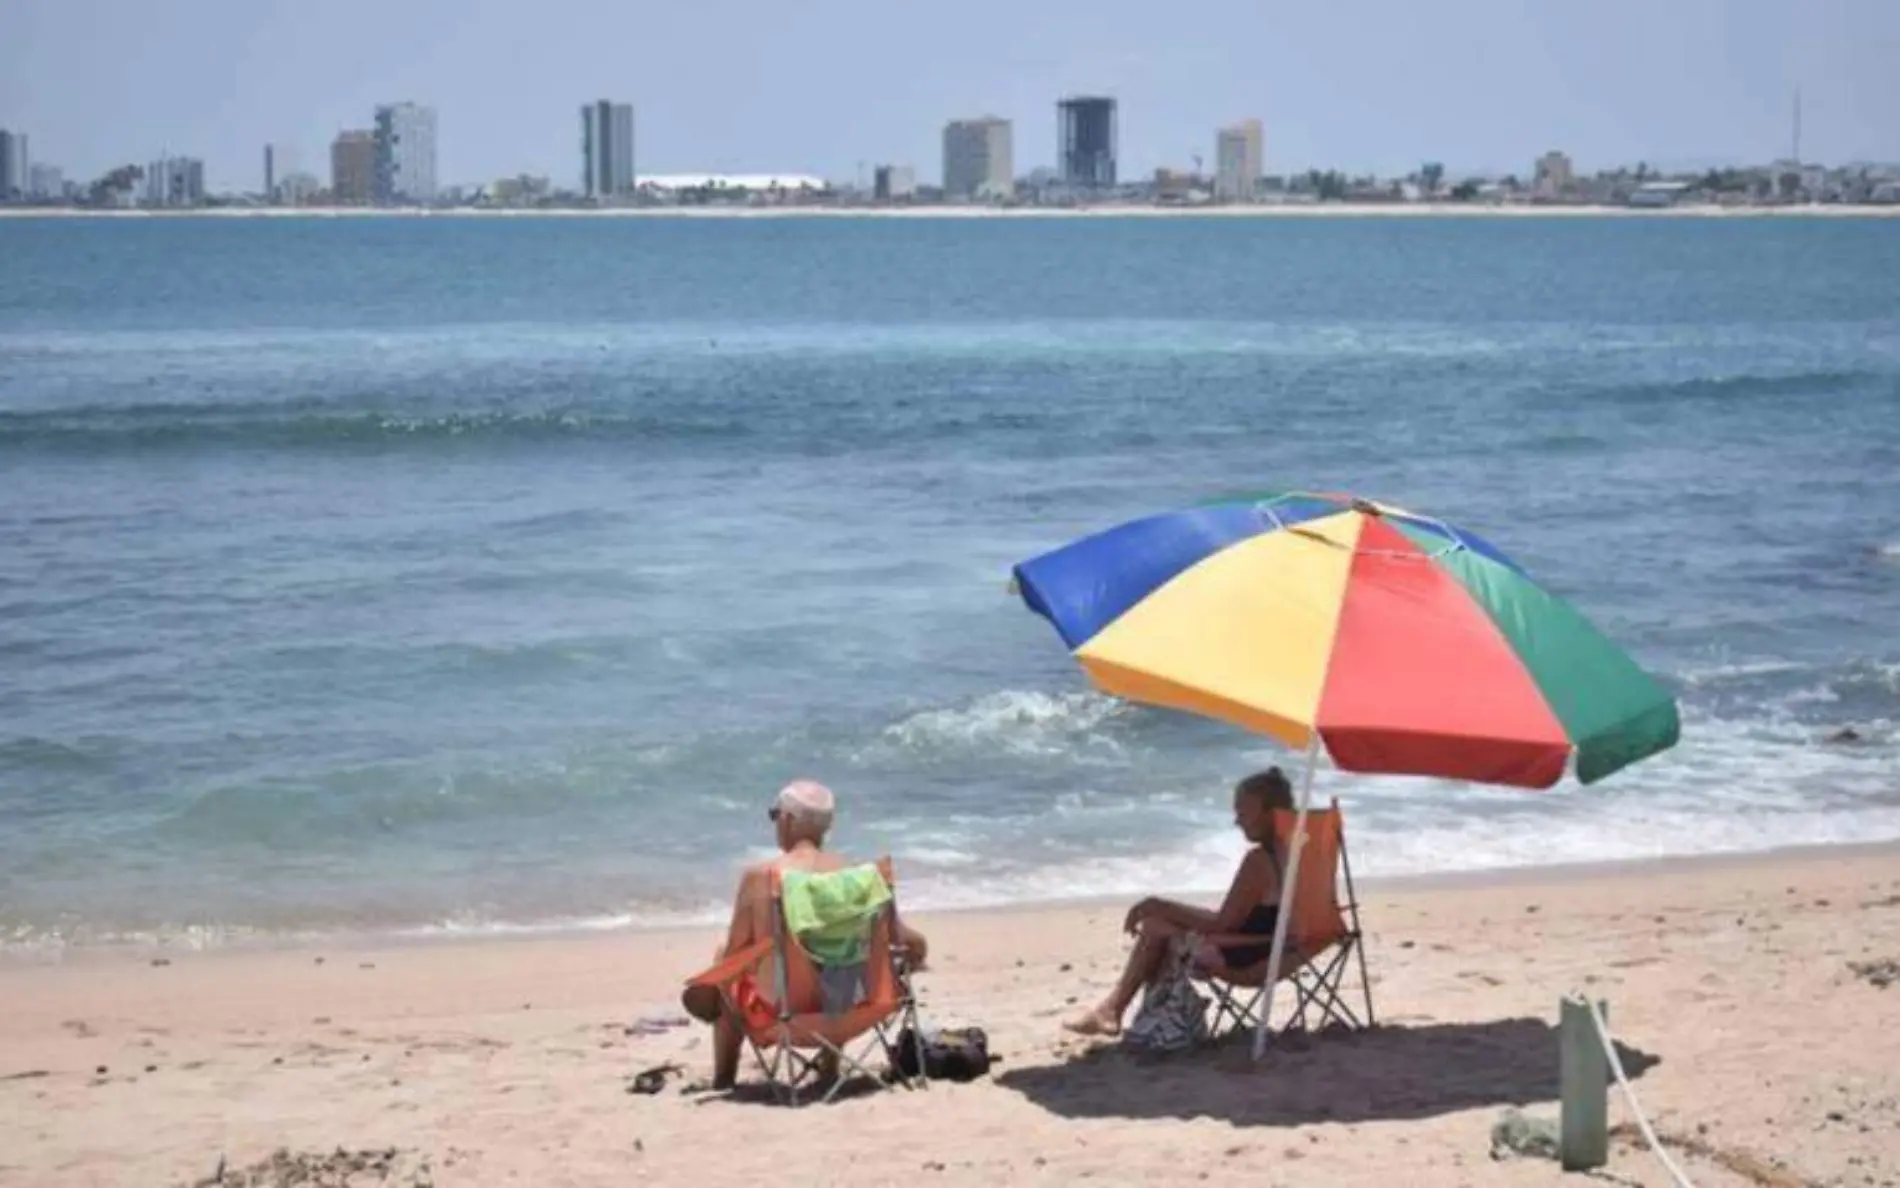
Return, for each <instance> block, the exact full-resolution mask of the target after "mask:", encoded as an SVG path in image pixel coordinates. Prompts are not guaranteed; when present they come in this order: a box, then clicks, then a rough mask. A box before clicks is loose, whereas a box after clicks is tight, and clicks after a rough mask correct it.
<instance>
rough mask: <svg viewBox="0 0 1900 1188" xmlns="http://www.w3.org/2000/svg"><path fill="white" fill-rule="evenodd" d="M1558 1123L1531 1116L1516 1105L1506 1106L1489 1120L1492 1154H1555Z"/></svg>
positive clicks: (1544, 1156) (1540, 1156) (1552, 1156)
mask: <svg viewBox="0 0 1900 1188" xmlns="http://www.w3.org/2000/svg"><path fill="white" fill-rule="evenodd" d="M1557 1149H1558V1148H1557V1123H1555V1122H1553V1121H1552V1120H1550V1119H1549V1118H1533V1117H1531V1116H1530V1115H1529V1114H1526V1113H1524V1112H1523V1111H1522V1110H1518V1109H1516V1108H1512V1109H1508V1110H1505V1111H1504V1113H1502V1114H1500V1115H1499V1116H1498V1120H1497V1121H1496V1122H1494V1123H1492V1124H1491V1158H1493V1159H1510V1158H1513V1157H1516V1156H1521V1157H1523V1158H1526V1159H1555V1158H1557Z"/></svg>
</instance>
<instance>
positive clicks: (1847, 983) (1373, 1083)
mask: <svg viewBox="0 0 1900 1188" xmlns="http://www.w3.org/2000/svg"><path fill="white" fill-rule="evenodd" d="M1118 917H1119V909H1117V908H1115V907H1113V906H1111V905H1106V904H1101V905H1082V906H1068V907H1054V908H1034V909H1022V910H1013V911H1002V912H982V913H968V914H953V915H944V916H939V917H935V918H928V919H922V920H920V921H919V923H921V924H923V925H924V926H925V927H926V928H927V930H928V931H929V932H930V933H931V934H932V937H933V941H934V947H935V953H936V960H935V968H933V969H932V970H931V971H929V972H928V973H926V974H925V975H923V976H922V977H921V979H920V982H921V988H922V993H923V998H924V1003H925V1010H926V1013H927V1015H928V1016H929V1017H930V1018H932V1019H935V1020H936V1021H939V1022H957V1021H974V1022H978V1023H981V1024H982V1025H984V1026H985V1027H986V1028H988V1029H989V1031H990V1032H991V1035H992V1037H993V1040H994V1042H995V1044H996V1046H997V1047H998V1048H999V1049H1000V1050H1001V1051H1002V1052H1003V1053H1004V1054H1005V1057H1006V1059H1005V1061H1004V1063H1003V1064H1002V1065H1001V1066H1000V1068H999V1069H998V1070H997V1072H996V1074H995V1075H994V1076H993V1077H992V1078H991V1079H989V1080H987V1081H985V1082H980V1083H976V1084H971V1085H951V1084H936V1085H933V1086H931V1087H930V1088H929V1089H928V1090H926V1091H923V1092H906V1091H903V1090H901V1089H887V1090H879V1091H873V1092H867V1093H864V1094H860V1095H857V1096H854V1097H852V1098H850V1099H847V1100H844V1101H841V1102H838V1103H835V1104H833V1105H829V1106H816V1107H808V1108H805V1109H802V1110H797V1111H792V1110H786V1109H783V1108H779V1107H774V1106H770V1105H766V1104H762V1103H761V1102H760V1101H758V1100H757V1098H756V1096H754V1095H751V1094H742V1095H741V1096H739V1097H738V1098H736V1099H727V1098H722V1097H718V1096H712V1095H708V1094H703V1093H695V1092H690V1091H686V1081H687V1080H691V1079H696V1078H699V1077H701V1076H703V1074H704V1071H705V1065H706V1060H707V1043H706V1039H705V1036H704V1035H703V1034H702V1030H703V1029H699V1028H694V1027H687V1026H678V1025H673V1024H674V1022H675V1021H676V1020H677V1019H678V1008H677V1006H676V1003H675V997H674V995H675V991H676V989H677V986H678V983H679V981H680V979H681V978H682V977H683V976H684V975H685V974H687V973H689V972H691V971H692V970H694V969H695V968H696V967H697V966H698V965H699V964H700V963H701V961H702V960H703V959H704V958H705V957H706V956H707V954H708V951H709V949H710V947H711V943H712V938H711V937H709V936H706V935H701V934H696V933H695V934H685V933H619V934H607V935H595V936H583V937H560V938H543V939H533V940H496V941H486V942H479V943H454V944H448V943H444V944H427V945H410V946H406V947H390V946H381V947H357V948H348V947H341V946H332V947H328V948H324V949H322V950H304V951H278V952H243V953H230V952H226V953H213V954H189V953H172V954H169V955H161V956H156V957H155V956H154V955H152V954H149V953H148V954H140V955H130V954H126V953H91V954H80V955H77V956H68V957H67V958H66V959H65V960H64V961H63V962H61V963H58V964H46V963H40V964H26V963H23V962H21V961H18V960H14V961H12V962H10V963H9V964H7V965H5V966H4V967H0V1007H3V1009H0V1184H6V1185H32V1186H34V1188H40V1186H43V1185H46V1186H50V1185H89V1184H111V1185H119V1184H126V1185H166V1184H189V1183H193V1182H196V1181H199V1180H201V1179H204V1178H206V1177H209V1176H211V1175H212V1174H213V1173H214V1171H215V1169H216V1168H217V1167H218V1166H219V1164H220V1160H221V1159H222V1160H224V1161H225V1164H226V1167H227V1169H228V1173H229V1174H228V1175H227V1178H226V1180H225V1182H226V1183H237V1182H245V1181H244V1180H242V1179H241V1178H240V1175H239V1173H240V1171H241V1170H242V1169H244V1168H246V1167H248V1166H251V1165H254V1164H256V1163H258V1162H259V1161H263V1160H268V1159H269V1158H270V1157H271V1154H272V1152H273V1151H276V1150H278V1149H280V1148H283V1149H287V1150H288V1152H289V1153H290V1154H289V1157H287V1158H283V1159H280V1161H279V1164H278V1166H277V1168H276V1169H275V1170H272V1171H269V1173H268V1174H266V1175H264V1176H261V1177H259V1178H258V1180H257V1181H256V1182H261V1183H273V1184H275V1183H291V1182H303V1181H299V1180H297V1178H296V1175H297V1168H299V1167H302V1168H304V1169H306V1170H307V1169H308V1168H309V1167H311V1166H312V1164H313V1163H314V1162H315V1159H316V1157H317V1156H321V1155H325V1154H326V1153H333V1152H334V1151H335V1150H336V1149H337V1148H339V1147H341V1148H345V1149H346V1152H347V1153H348V1154H347V1155H346V1157H344V1158H337V1157H335V1156H334V1155H333V1154H332V1155H331V1161H332V1163H333V1164H334V1167H333V1170H334V1169H335V1168H341V1169H342V1172H343V1173H347V1174H348V1176H349V1178H348V1179H347V1182H348V1183H351V1184H372V1183H390V1184H418V1183H433V1184H436V1185H456V1184H533V1185H565V1184H603V1185H604V1184H628V1183H700V1184H706V1185H724V1184H755V1183H779V1184H806V1183H828V1182H838V1183H866V1184H878V1183H899V1182H903V1183H908V1184H922V1185H936V1184H959V1185H964V1184H969V1185H977V1184H983V1185H987V1184H998V1183H1048V1184H1056V1183H1064V1184H1066V1183H1072V1182H1075V1181H1078V1180H1084V1179H1086V1180H1088V1181H1090V1182H1099V1183H1176V1182H1179V1183H1196V1182H1200V1181H1204V1180H1206V1181H1229V1182H1231V1181H1234V1180H1239V1179H1245V1180H1248V1181H1251V1182H1255V1183H1269V1184H1273V1183H1283V1184H1291V1183H1308V1184H1344V1185H1355V1184H1365V1185H1372V1184H1390V1183H1394V1182H1399V1181H1403V1182H1405V1183H1407V1184H1408V1185H1410V1186H1412V1188H1431V1186H1433V1185H1457V1184H1492V1183H1496V1184H1507V1185H1509V1184H1526V1185H1528V1184H1550V1183H1555V1182H1557V1181H1559V1180H1560V1179H1562V1178H1563V1177H1561V1176H1560V1174H1559V1172H1558V1171H1557V1169H1556V1165H1555V1164H1552V1163H1546V1162H1541V1161H1525V1160H1511V1161H1506V1162H1493V1161H1492V1160H1491V1159H1490V1158H1489V1156H1488V1154H1487V1150H1488V1147H1489V1134H1490V1129H1491V1126H1492V1123H1493V1122H1494V1121H1495V1120H1496V1118H1497V1117H1498V1115H1499V1113H1500V1111H1501V1109H1502V1108H1503V1107H1505V1106H1506V1105H1509V1104H1514V1103H1523V1104H1526V1105H1528V1106H1529V1107H1530V1109H1531V1112H1533V1113H1536V1114H1545V1115H1550V1114H1554V1105H1553V1104H1552V1103H1553V1101H1554V1098H1555V1094H1556V1069H1557V1057H1556V1040H1555V1034H1554V1031H1553V1028H1552V1024H1553V1022H1554V1019H1555V1016H1556V1007H1557V1003H1558V999H1559V998H1560V996H1561V995H1562V994H1563V993H1564V992H1566V991H1568V990H1571V989H1573V988H1583V989H1586V990H1588V991H1590V992H1591V993H1593V994H1596V995H1599V996H1601V997H1604V998H1606V999H1608V1000H1609V1003H1610V1009H1611V1014H1612V1023H1613V1025H1614V1029H1615V1031H1616V1033H1617V1036H1618V1039H1619V1041H1620V1042H1621V1043H1622V1044H1624V1045H1626V1050H1627V1051H1628V1052H1629V1054H1630V1064H1631V1072H1632V1073H1633V1074H1637V1080H1636V1087H1637V1090H1638V1092H1639V1094H1640V1095H1641V1098H1642V1100H1643V1102H1644V1103H1645V1105H1646V1106H1647V1107H1648V1109H1649V1111H1650V1113H1651V1115H1652V1116H1653V1117H1654V1119H1655V1120H1656V1122H1657V1123H1658V1125H1659V1126H1660V1128H1661V1129H1662V1130H1663V1131H1664V1132H1665V1133H1666V1134H1668V1135H1671V1136H1674V1138H1675V1140H1676V1141H1678V1142H1680V1143H1682V1144H1683V1145H1685V1146H1686V1147H1688V1148H1692V1149H1693V1152H1694V1153H1690V1152H1685V1153H1684V1155H1683V1159H1684V1162H1685V1164H1686V1166H1687V1168H1688V1170H1689V1172H1690V1175H1691V1176H1692V1177H1694V1179H1695V1181H1696V1182H1697V1183H1698V1184H1701V1185H1721V1184H1746V1183H1769V1184H1847V1185H1900V985H1893V986H1887V987H1885V988H1883V987H1881V986H1879V985H1877V984H1876V983H1878V982H1880V981H1881V980H1882V978H1881V977H1880V975H1879V972H1878V971H1879V969H1880V968H1881V966H1880V963H1882V962H1887V961H1891V960H1894V959H1900V851H1895V850H1894V849H1891V848H1877V849H1853V850H1845V849H1844V850H1836V851H1825V852H1818V853H1815V852H1810V853H1805V854H1784V855H1778V856H1769V857H1762V858H1755V859H1729V860H1706V861H1693V862H1683V863H1675V864H1670V865H1666V866H1659V867H1630V868H1620V869H1617V868H1612V869H1600V870H1595V871H1574V870H1573V871H1563V872H1554V873H1546V874H1543V875H1539V876H1534V877H1514V878H1509V879H1504V880H1494V881H1491V882H1488V883H1473V882H1472V881H1471V880H1464V881H1461V882H1459V883H1456V884H1451V883H1447V884H1438V885H1429V886H1425V885H1413V886H1405V887H1386V888H1381V889H1377V890H1374V891H1371V892H1369V893H1368V894H1367V902H1366V925H1367V928H1368V931H1369V938H1370V953H1371V960H1372V970H1373V980H1374V989H1375V993H1376V995H1377V1005H1378V1008H1379V1012H1380V1022H1381V1023H1382V1025H1383V1026H1382V1027H1381V1029H1380V1030H1378V1031H1376V1032H1373V1033H1370V1034H1365V1035H1360V1036H1356V1037H1343V1038H1342V1037H1330V1038H1323V1039H1319V1040H1316V1041H1314V1042H1312V1043H1310V1044H1309V1045H1307V1046H1306V1047H1305V1048H1304V1050H1294V1051H1288V1052H1282V1053H1279V1054H1277V1055H1275V1056H1273V1057H1271V1058H1270V1059H1269V1060H1268V1062H1267V1063H1266V1064H1265V1065H1263V1066H1261V1067H1258V1068H1255V1067H1253V1066H1251V1065H1250V1063H1249V1062H1248V1061H1247V1059H1246V1056H1245V1052H1244V1050H1241V1049H1235V1048H1231V1047H1230V1048H1224V1049H1216V1050H1211V1051H1207V1052H1203V1053H1198V1054H1194V1055H1190V1056H1186V1057H1178V1058H1172V1059H1164V1060H1160V1061H1158V1062H1146V1063H1144V1062H1139V1061H1136V1060H1134V1059H1131V1058H1129V1057H1127V1056H1126V1055H1124V1054H1123V1053H1121V1052H1120V1051H1119V1050H1116V1049H1113V1048H1107V1047H1100V1046H1096V1047H1091V1046H1090V1045H1089V1044H1088V1043H1086V1042H1084V1041H1069V1040H1065V1039H1064V1038H1062V1037H1061V1036H1060V1034H1059V1033H1058V1030H1057V1028H1056V1022H1057V1018H1058V1016H1059V1015H1061V1014H1063V1013H1065V1012H1067V1011H1070V1010H1072V1009H1073V1005H1072V1004H1073V1003H1075V1002H1076V1001H1077V1000H1078V999H1087V998H1088V997H1090V996H1092V995H1095V994H1097V993H1099V991H1100V989H1101V988H1102V987H1103V985H1104V984H1105V983H1106V981H1107V980H1108V979H1109V978H1110V976H1111V974H1112V972H1113V971H1114V969H1115V968H1116V967H1117V965H1118V964H1119V962H1120V960H1121V957H1122V953H1123V945H1122V942H1121V940H1120V938H1118V937H1117V935H1116V931H1115V924H1116V921H1117V919H1118ZM1854 966H1860V967H1861V968H1862V969H1863V970H1867V971H1871V972H1870V973H1868V974H1863V973H1858V972H1856V971H1855V969H1854V968H1853V967H1854ZM1889 968H1890V967H1889ZM643 1020H644V1021H645V1023H644V1024H642V1021H643ZM671 1060H677V1061H680V1062H682V1063H684V1064H685V1065H686V1066H688V1070H689V1073H688V1077H687V1078H685V1079H683V1080H680V1081H675V1082H674V1083H672V1084H670V1085H669V1086H668V1087H667V1088H666V1090H665V1091H664V1092H663V1093H661V1094H660V1095H658V1096H636V1095H632V1094H629V1093H628V1092H627V1083H628V1080H629V1078H630V1077H631V1076H632V1074H634V1073H636V1072H638V1071H640V1070H641V1069H644V1068H647V1067H649V1066H652V1065H656V1064H660V1063H662V1062H666V1061H671ZM1630 1117H1631V1115H1630V1113H1629V1111H1628V1109H1627V1107H1626V1106H1625V1105H1623V1103H1621V1102H1620V1101H1618V1102H1616V1103H1615V1104H1613V1106H1612V1120H1613V1121H1617V1122H1627V1121H1628V1120H1629V1119H1630ZM390 1148H393V1149H394V1154H393V1155H391V1154H389V1153H388V1150H387V1149H390ZM362 1152H382V1154H363V1153H362ZM346 1165H347V1166H346ZM1612 1168H1613V1169H1614V1170H1615V1171H1616V1172H1617V1173H1619V1174H1621V1175H1622V1176H1625V1177H1629V1179H1628V1180H1626V1181H1625V1182H1637V1183H1645V1184H1660V1183H1663V1182H1664V1180H1663V1177H1662V1175H1661V1173H1660V1171H1659V1170H1658V1167H1657V1165H1656V1164H1655V1163H1654V1162H1653V1160H1652V1159H1651V1158H1650V1157H1649V1156H1648V1155H1647V1154H1646V1153H1644V1152H1643V1151H1641V1150H1638V1149H1636V1148H1633V1147H1631V1146H1630V1145H1628V1144H1627V1143H1619V1144H1618V1146H1617V1149H1616V1151H1615V1153H1614V1155H1613V1159H1612ZM339 1174H342V1173H339ZM385 1174H387V1175H388V1179H386V1180H385V1179H383V1178H382V1177H383V1176H384V1175H385ZM313 1182H338V1183H341V1182H345V1181H344V1180H342V1179H337V1180H334V1181H328V1180H326V1181H313Z"/></svg>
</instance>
